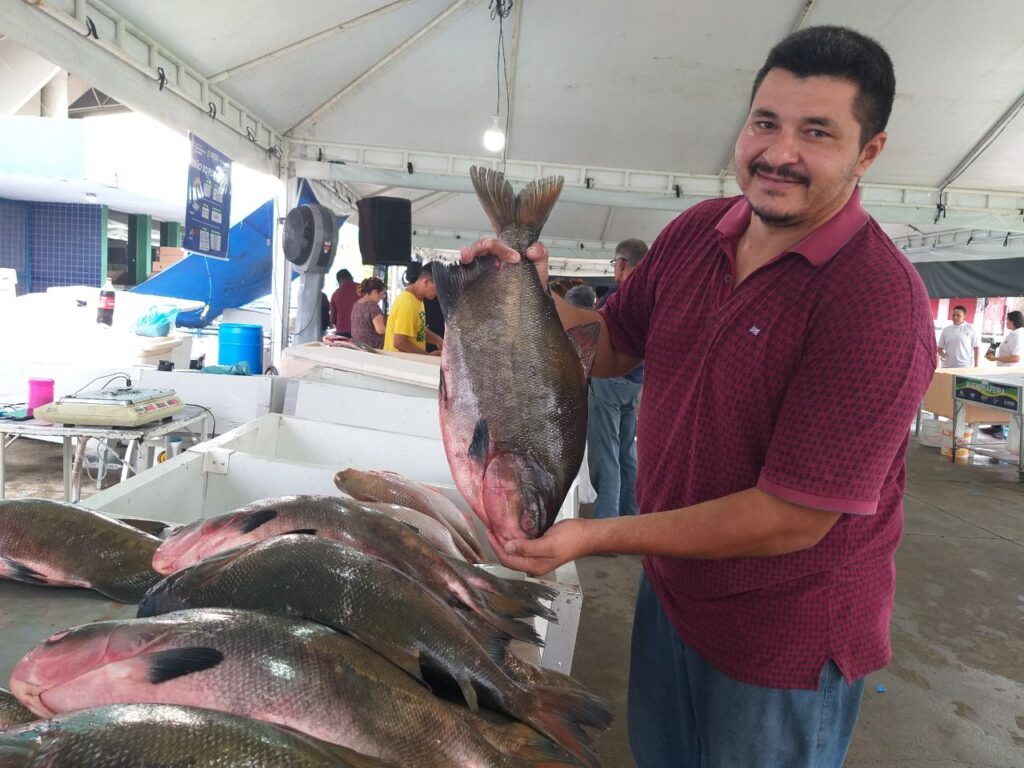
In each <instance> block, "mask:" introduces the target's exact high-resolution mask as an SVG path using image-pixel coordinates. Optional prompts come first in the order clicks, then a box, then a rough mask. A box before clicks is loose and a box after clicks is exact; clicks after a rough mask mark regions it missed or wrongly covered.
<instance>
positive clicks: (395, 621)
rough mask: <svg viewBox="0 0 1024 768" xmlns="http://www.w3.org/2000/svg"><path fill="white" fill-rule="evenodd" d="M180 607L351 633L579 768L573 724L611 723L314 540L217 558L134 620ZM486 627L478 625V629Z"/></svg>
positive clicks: (178, 577) (387, 579)
mask: <svg viewBox="0 0 1024 768" xmlns="http://www.w3.org/2000/svg"><path fill="white" fill-rule="evenodd" d="M184 608H247V609H254V610H264V611H270V612H273V613H283V614H286V615H289V616H293V617H299V618H305V619H309V620H312V621H316V622H319V623H321V624H325V625H327V626H330V627H333V628H335V629H337V630H339V631H341V632H344V633H345V634H348V635H351V636H352V637H354V638H356V639H357V640H359V641H360V642H362V643H363V644H365V645H367V646H368V647H370V648H372V649H373V650H375V651H376V652H377V653H379V654H380V655H382V656H384V657H385V658H386V659H388V660H390V661H391V662H392V663H394V664H395V665H396V666H398V667H400V668H401V669H404V670H406V671H407V672H408V673H409V674H411V675H413V676H415V677H423V676H427V677H428V678H430V679H434V678H436V679H439V680H442V681H445V682H450V683H453V684H454V685H456V686H457V690H459V691H460V692H461V693H462V696H463V697H464V698H465V700H466V702H467V704H468V705H469V706H470V707H471V708H473V709H475V708H476V707H477V701H478V698H479V700H480V701H481V702H483V703H485V704H487V705H488V706H491V707H493V708H496V709H499V710H501V711H503V712H507V713H508V714H509V715H511V716H513V717H515V718H517V719H519V720H521V721H523V722H525V723H527V724H529V725H532V726H533V727H535V728H536V729H537V730H539V731H540V732H541V733H543V734H545V735H547V736H548V737H550V738H551V739H552V740H553V741H555V742H557V743H558V744H559V745H561V746H562V747H564V748H566V749H567V750H568V751H569V752H570V753H572V754H573V755H575V756H577V757H580V758H581V759H583V760H584V761H585V763H586V764H587V765H596V764H597V762H596V758H594V757H593V753H592V751H591V748H590V746H589V744H588V743H587V742H586V740H585V739H581V736H582V735H583V734H582V732H581V731H580V730H579V728H578V727H577V726H578V725H588V726H594V727H604V726H606V725H607V724H608V722H609V721H610V713H609V712H608V710H607V706H606V705H605V704H604V702H602V701H601V700H600V699H597V698H596V697H593V696H590V695H589V694H585V693H583V692H579V691H569V690H564V689H553V688H552V689H548V688H535V689H529V688H526V687H524V686H521V685H520V684H518V683H516V682H515V681H513V680H512V679H511V678H510V677H508V675H507V674H505V672H504V671H503V669H502V668H501V667H500V666H499V665H498V663H497V662H496V661H495V660H494V659H495V658H501V657H503V655H504V652H505V648H506V646H507V637H506V636H504V635H503V634H501V633H500V632H498V631H497V630H494V631H491V632H483V633H480V634H476V635H474V634H473V633H471V632H470V631H469V629H468V627H467V626H466V624H465V623H464V622H463V620H462V618H461V617H460V616H459V615H458V614H457V613H456V612H455V609H454V608H452V607H450V606H449V605H447V604H446V603H444V602H443V601H442V600H441V599H440V598H438V597H437V596H436V595H434V594H433V593H432V592H430V591H429V590H427V589H425V588H424V587H422V586H420V585H419V584H417V583H416V582H415V581H413V580H412V579H410V578H409V577H408V576H406V575H405V574H403V573H401V572H399V571H398V570H396V569H395V568H392V567H391V566H390V565H388V564H387V563H384V562H383V561H381V560H379V559H377V558H374V557H370V556H369V555H366V554H364V553H362V552H358V551H357V550H354V549H351V548H350V547H346V546H344V545H342V544H337V543H335V542H331V541H327V540H325V539H321V538H318V537H314V536H304V535H292V536H278V537H276V538H273V539H269V540H267V541H263V542H260V543H258V544H253V545H246V546H243V547H239V548H237V549H234V550H229V551H227V552H224V553H222V554H220V555H215V556H213V557H211V558H209V559H208V560H204V561H202V562H201V563H198V564H197V565H194V566H191V567H190V568H186V569H185V570H182V571H179V572H177V573H175V574H172V575H171V576H168V577H167V578H166V579H164V580H163V581H162V582H160V583H159V584H157V585H156V586H154V587H153V589H151V590H150V592H149V593H148V594H147V595H146V597H145V599H144V600H143V601H142V603H141V604H140V605H139V616H140V617H144V616H153V615H156V614H160V613H167V612H169V611H175V610H181V609H184ZM485 626H486V625H485Z"/></svg>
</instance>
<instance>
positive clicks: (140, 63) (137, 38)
mask: <svg viewBox="0 0 1024 768" xmlns="http://www.w3.org/2000/svg"><path fill="white" fill-rule="evenodd" d="M0 6H2V8H3V25H4V32H5V33H6V34H7V35H8V36H9V37H10V38H11V39H13V40H17V41H19V42H21V43H22V44H23V45H25V46H26V47H28V48H30V49H32V50H34V51H35V52H36V53H37V54H39V55H40V56H42V57H43V58H45V59H47V60H49V61H51V62H53V63H54V64H57V65H59V66H60V67H62V68H64V69H67V70H69V71H71V72H74V73H75V74H76V75H78V76H80V77H81V78H82V79H84V80H86V81H87V82H89V83H90V84H91V85H94V86H95V87H97V88H99V89H100V90H101V91H103V92H104V93H108V94H110V95H111V96H113V97H115V98H116V99H118V101H120V102H122V103H123V104H125V105H127V106H129V107H130V108H132V109H135V110H137V111H139V112H142V113H144V114H148V115H150V116H151V117H153V118H155V119H157V120H160V121H161V122H163V123H165V124H166V125H168V126H171V127H173V128H175V129H177V130H180V131H190V130H192V131H199V132H201V133H202V135H203V138H204V139H206V140H207V141H209V142H210V143H211V144H213V145H214V146H216V147H217V148H218V149H220V150H222V151H224V152H226V153H227V154H228V155H230V156H231V157H232V158H233V159H235V160H237V161H239V162H244V163H245V164H246V165H248V166H250V167H252V168H255V169H257V170H260V171H264V172H267V173H273V174H275V175H276V174H277V169H278V167H279V163H278V158H277V157H276V155H271V154H269V152H268V150H269V149H271V148H277V149H280V150H283V149H284V148H283V147H282V145H281V143H282V139H281V137H280V136H279V135H278V134H277V132H276V131H274V129H273V128H271V126H270V124H269V123H268V122H267V121H265V120H263V119H262V118H261V117H259V116H258V115H256V114H255V113H254V112H252V111H251V110H248V109H246V108H245V107H244V106H242V105H241V104H239V103H238V102H237V101H235V100H234V99H232V98H230V97H229V96H228V95H227V94H225V93H223V92H222V91H220V90H218V89H216V88H215V87H213V86H211V85H210V83H209V82H208V81H207V80H206V79H205V78H203V76H202V75H200V74H199V73H198V69H197V68H196V67H193V66H192V65H191V64H189V63H187V62H186V61H185V60H184V59H182V58H181V57H180V56H177V55H175V54H174V53H172V52H171V51H169V50H168V49H167V47H166V46H164V45H163V44H161V43H160V42H158V41H156V40H154V39H153V38H151V37H150V36H149V35H147V34H146V33H145V32H143V31H142V30H141V29H139V28H137V27H135V26H134V25H132V24H131V23H130V22H128V21H127V20H126V19H124V18H123V17H122V16H121V15H120V14H118V13H117V12H116V11H115V10H113V9H112V8H110V7H109V6H108V5H106V4H105V3H103V2H102V0H75V3H74V13H73V14H71V13H66V12H65V11H63V10H61V9H60V8H57V7H55V6H54V5H52V4H49V3H36V2H26V1H25V0H0ZM87 18H88V19H90V20H91V21H92V23H93V25H94V27H95V29H96V34H97V38H95V39H94V38H92V37H89V36H87V35H85V34H83V33H84V32H85V31H86V19H87ZM158 67H159V68H161V69H163V72H164V75H165V78H166V80H165V82H164V86H163V89H162V90H161V89H160V87H159V84H158V82H157V68H158ZM211 103H212V104H214V105H215V107H216V117H214V118H211V117H209V112H210V107H209V105H210V104H211ZM250 134H251V136H252V139H250V138H249V136H250Z"/></svg>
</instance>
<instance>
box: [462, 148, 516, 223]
mask: <svg viewBox="0 0 1024 768" xmlns="http://www.w3.org/2000/svg"><path fill="white" fill-rule="evenodd" d="M469 178H470V179H471V180H472V182H473V188H474V189H475V190H476V196H477V197H478V198H480V204H481V205H482V206H483V208H484V213H486V214H487V218H488V219H490V221H491V227H493V228H494V232H495V234H501V231H502V230H503V229H505V228H506V227H509V226H511V225H513V224H515V223H516V196H515V193H514V192H513V191H512V185H511V184H509V183H508V182H507V181H506V180H505V174H503V173H500V172H498V171H495V170H493V169H491V168H480V167H478V166H475V165H474V166H473V167H472V168H470V169H469Z"/></svg>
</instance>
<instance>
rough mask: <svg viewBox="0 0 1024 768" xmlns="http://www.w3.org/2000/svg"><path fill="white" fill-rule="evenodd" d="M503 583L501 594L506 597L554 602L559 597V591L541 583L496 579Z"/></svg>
mask: <svg viewBox="0 0 1024 768" xmlns="http://www.w3.org/2000/svg"><path fill="white" fill-rule="evenodd" d="M495 578H496V579H497V580H498V581H499V582H500V583H501V585H502V586H501V592H502V593H504V594H506V595H512V596H514V597H520V598H522V599H524V600H554V599H555V598H556V597H558V590H557V589H555V588H554V587H549V586H548V585H547V584H541V583H540V582H539V581H530V580H528V579H502V578H499V577H497V576H496V577H495Z"/></svg>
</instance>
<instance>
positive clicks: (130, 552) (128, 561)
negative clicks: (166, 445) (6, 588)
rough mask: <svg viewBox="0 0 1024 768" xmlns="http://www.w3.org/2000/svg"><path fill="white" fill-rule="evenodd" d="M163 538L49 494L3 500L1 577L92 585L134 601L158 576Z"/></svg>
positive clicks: (121, 599) (0, 514) (0, 513)
mask: <svg viewBox="0 0 1024 768" xmlns="http://www.w3.org/2000/svg"><path fill="white" fill-rule="evenodd" d="M159 544H160V540H159V539H157V538H156V537H154V536H150V535H149V534H147V533H143V532H142V531H139V530H138V529H136V528H133V527H132V526H130V525H125V524H124V523H122V522H120V521H118V520H115V519H113V518H111V517H107V516H106V515H104V514H101V513H99V512H95V511H93V510H91V509H86V508H85V507H79V506H76V505H74V504H67V503H64V502H60V501H50V500H48V499H19V500H13V501H0V578H5V579H11V580H13V581H22V582H25V583H27V584H40V585H47V586H55V587H85V588H87V589H94V590H96V591H97V592H99V593H101V594H103V595H106V596H107V597H109V598H111V599H113V600H117V601H119V602H122V603H135V602H138V600H139V598H141V597H142V595H144V594H145V592H146V590H147V589H149V587H151V586H152V585H153V584H155V583H156V582H157V581H158V580H159V578H160V576H159V574H157V572H156V571H154V570H153V566H152V562H153V553H154V552H155V551H156V548H157V546H158V545H159Z"/></svg>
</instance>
